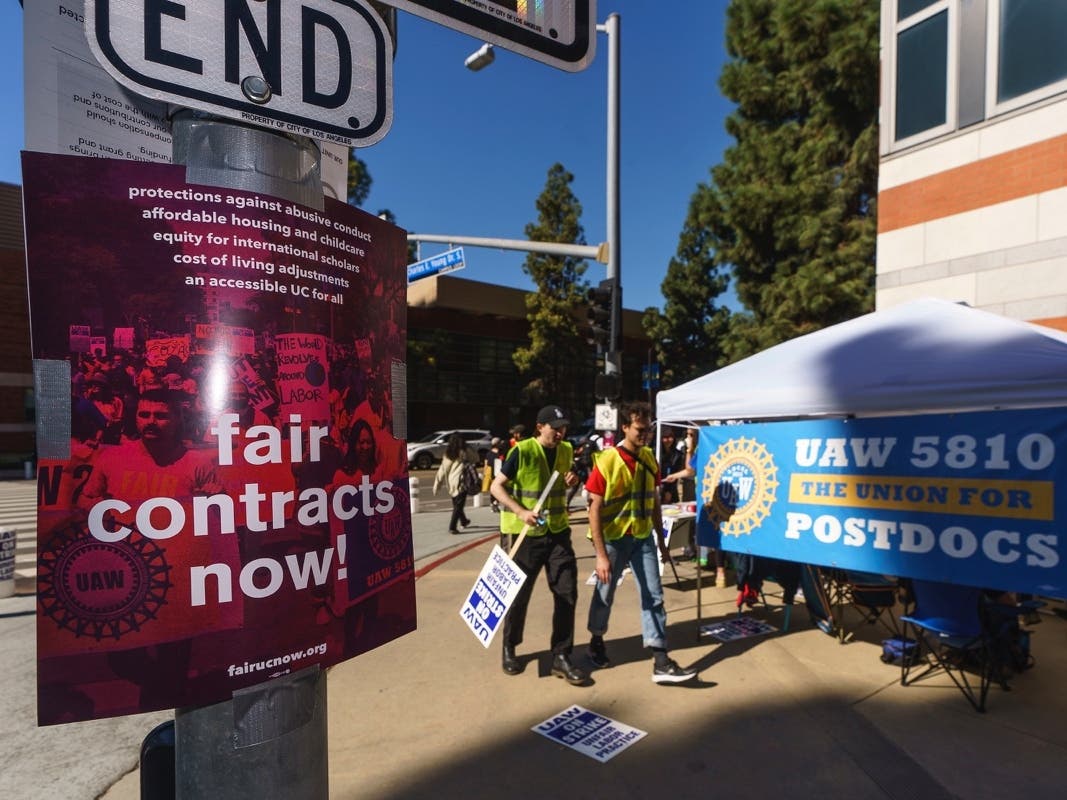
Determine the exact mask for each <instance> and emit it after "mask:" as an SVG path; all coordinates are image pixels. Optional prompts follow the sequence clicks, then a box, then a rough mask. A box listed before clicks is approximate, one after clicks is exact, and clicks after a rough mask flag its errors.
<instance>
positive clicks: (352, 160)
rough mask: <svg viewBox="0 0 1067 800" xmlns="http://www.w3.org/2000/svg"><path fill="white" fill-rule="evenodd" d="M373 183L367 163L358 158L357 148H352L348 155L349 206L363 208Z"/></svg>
mask: <svg viewBox="0 0 1067 800" xmlns="http://www.w3.org/2000/svg"><path fill="white" fill-rule="evenodd" d="M373 182H374V181H373V180H372V179H371V176H370V171H369V170H368V169H367V164H366V162H364V161H363V159H361V158H359V157H357V156H356V150H355V148H352V150H350V151H349V154H348V204H349V205H350V206H357V207H358V206H362V205H363V203H364V202H365V201H366V200H367V196H368V195H369V194H370V187H371V184H372V183H373Z"/></svg>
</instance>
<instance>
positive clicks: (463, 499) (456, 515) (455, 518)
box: [448, 492, 471, 531]
mask: <svg viewBox="0 0 1067 800" xmlns="http://www.w3.org/2000/svg"><path fill="white" fill-rule="evenodd" d="M466 503H467V493H466V492H460V493H459V494H457V495H456V496H455V497H453V498H452V519H451V521H450V522H449V523H448V529H449V530H450V531H456V530H459V523H461V522H462V523H463V524H464V525H470V524H471V521H470V520H469V519H467V515H466V513H464V511H463V506H464V505H466Z"/></svg>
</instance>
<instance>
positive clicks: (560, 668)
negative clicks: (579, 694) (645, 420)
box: [489, 406, 589, 686]
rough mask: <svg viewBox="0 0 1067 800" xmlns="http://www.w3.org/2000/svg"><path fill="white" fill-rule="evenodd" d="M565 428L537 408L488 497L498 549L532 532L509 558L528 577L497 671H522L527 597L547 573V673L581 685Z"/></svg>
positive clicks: (551, 411) (550, 409)
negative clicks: (532, 425) (495, 515)
mask: <svg viewBox="0 0 1067 800" xmlns="http://www.w3.org/2000/svg"><path fill="white" fill-rule="evenodd" d="M569 424H570V423H569V421H568V419H567V415H566V414H565V413H564V412H563V409H561V408H560V407H559V406H545V407H544V408H542V409H541V410H540V411H539V412H538V414H537V435H536V436H535V437H533V438H529V439H522V440H520V441H519V443H518V444H516V445H515V446H514V447H513V448H511V451H510V452H509V453H508V455H507V458H506V459H504V465H503V466H502V467H501V470H500V474H499V475H497V476H496V477H495V478H494V479H493V484H492V486H491V487H490V489H489V492H490V494H492V496H493V497H494V498H496V500H497V502H499V503H500V506H501V510H500V531H501V533H502V534H503V536H502V542H501V544H502V546H504V548H505V549H510V548H509V547H508V543H507V539H508V538H509V537H511V536H513V535H515V534H518V533H521V532H522V529H523V528H524V527H526V526H529V531H528V532H527V534H526V537H525V538H524V539H523V540H522V543H521V544H520V545H519V549H518V550H517V551H516V552H515V555H514V556H513V559H514V560H515V563H516V564H518V565H519V567H520V568H521V569H522V571H523V572H525V573H526V575H527V578H526V582H525V583H523V585H522V588H520V589H519V593H518V594H517V595H516V596H515V600H514V602H512V604H511V609H510V610H509V611H508V615H507V617H505V618H504V632H503V641H504V655H503V660H502V663H501V666H502V668H503V670H504V672H505V673H506V674H508V675H518V674H519V673H520V672H522V670H523V668H524V666H525V664H524V663H523V662H522V661H520V660H519V659H518V657H517V656H516V655H515V648H516V647H518V646H519V645H520V644H522V635H523V630H524V628H525V627H526V609H527V607H528V606H529V603H530V594H531V593H532V592H533V585H534V581H536V579H537V574H538V573H539V572H540V571H541V568H542V567H544V569H545V577H546V578H547V579H548V588H549V589H550V590H551V592H552V599H553V611H552V640H551V645H552V655H553V658H552V674H553V675H555V676H556V677H558V678H563V679H564V680H565V681H567V682H568V683H570V684H572V685H575V686H580V685H581V684H583V683H585V682H586V680H587V679H588V677H589V676H588V675H587V674H586V673H585V672H584V671H583V670H581V669H579V668H578V667H576V666H575V665H574V664H572V663H571V651H572V650H573V648H574V611H575V605H576V604H577V602H578V564H577V561H576V560H575V557H574V547H573V546H572V545H571V528H570V520H569V519H568V517H567V501H566V493H567V487H568V486H573V485H574V484H575V483H577V482H578V476H577V475H576V474H575V473H574V470H573V464H574V449H573V447H572V446H571V444H570V442H567V441H564V439H563V437H564V435H565V434H566V433H567V425H569ZM553 471H555V472H558V473H559V476H560V477H559V478H557V479H556V482H555V483H554V484H553V485H552V490H551V491H550V492H549V494H548V497H547V498H546V499H545V502H544V505H543V506H542V508H541V514H540V516H538V514H535V513H534V511H533V509H534V507H535V506H536V505H537V500H538V498H539V497H540V496H541V492H542V491H544V488H545V486H547V485H548V481H549V477H550V476H551V474H552V472H553Z"/></svg>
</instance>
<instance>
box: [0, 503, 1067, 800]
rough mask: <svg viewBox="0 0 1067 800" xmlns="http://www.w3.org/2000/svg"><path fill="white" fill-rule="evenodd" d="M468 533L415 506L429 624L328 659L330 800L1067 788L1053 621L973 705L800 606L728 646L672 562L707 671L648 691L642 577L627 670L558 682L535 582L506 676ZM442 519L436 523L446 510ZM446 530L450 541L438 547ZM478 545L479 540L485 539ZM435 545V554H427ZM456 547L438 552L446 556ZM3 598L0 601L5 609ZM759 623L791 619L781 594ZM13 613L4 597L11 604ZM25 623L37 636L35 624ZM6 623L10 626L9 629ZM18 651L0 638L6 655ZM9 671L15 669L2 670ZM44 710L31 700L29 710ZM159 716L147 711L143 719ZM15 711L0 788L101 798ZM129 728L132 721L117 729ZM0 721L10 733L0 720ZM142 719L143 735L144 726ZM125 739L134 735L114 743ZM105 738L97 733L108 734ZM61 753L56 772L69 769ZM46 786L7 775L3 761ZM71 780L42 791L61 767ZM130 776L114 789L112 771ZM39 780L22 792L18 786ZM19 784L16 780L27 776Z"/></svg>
mask: <svg viewBox="0 0 1067 800" xmlns="http://www.w3.org/2000/svg"><path fill="white" fill-rule="evenodd" d="M472 515H473V516H472V519H473V520H474V521H475V524H476V526H479V527H478V528H477V529H475V528H474V527H473V526H472V528H471V529H468V530H469V531H470V532H469V533H465V534H462V535H461V536H458V537H457V536H449V535H448V534H447V533H443V532H442V531H443V529H444V528H445V526H446V524H447V518H446V515H434V514H420V515H417V516H416V517H415V526H414V527H415V542H416V553H417V554H420V551H421V554H420V555H419V560H418V562H417V565H416V566H417V570H418V572H419V574H420V577H419V578H418V581H417V583H416V588H417V595H418V603H419V628H418V630H417V631H416V632H414V633H412V634H409V635H407V636H405V637H402V638H401V639H398V640H396V641H394V642H391V643H389V644H388V645H385V646H384V647H381V648H379V649H378V650H376V651H373V652H370V653H367V654H365V655H363V656H360V657H359V658H356V659H353V660H351V661H348V662H346V663H344V664H340V665H338V666H336V667H334V668H332V669H331V670H330V673H329V678H328V693H329V717H330V718H329V749H330V752H329V760H330V788H331V792H330V796H331V797H332V798H335V800H371V799H374V800H398V799H400V798H404V799H405V800H406V799H407V798H413V799H418V798H427V799H429V798H434V799H435V800H439V799H440V798H460V797H467V796H472V797H487V796H490V797H508V798H511V799H512V800H526V799H527V798H530V800H532V799H533V798H538V800H542V798H545V797H552V796H566V797H574V798H608V797H611V798H620V797H649V796H665V797H673V798H690V797H698V796H703V795H708V794H711V793H714V794H715V795H716V796H718V797H730V796H733V797H759V796H764V795H767V794H770V795H771V796H780V795H784V796H786V797H789V798H792V800H806V799H807V798H837V797H849V798H852V800H863V799H864V798H872V799H874V798H921V799H922V800H925V799H926V798H931V799H935V798H951V797H958V798H966V799H967V800H972V798H973V799H974V800H984V799H985V798H989V799H990V800H993V798H997V800H999V799H1000V798H1003V797H1006V796H1020V797H1026V798H1027V800H1044V799H1045V798H1048V799H1049V800H1051V799H1052V798H1059V797H1061V796H1062V794H1063V787H1064V786H1065V785H1067V758H1065V756H1067V728H1065V726H1064V725H1063V719H1064V717H1065V712H1067V693H1065V692H1064V691H1063V689H1062V686H1061V676H1062V675H1064V674H1067V672H1065V670H1067V647H1065V636H1064V634H1065V633H1067V621H1064V620H1063V619H1061V618H1060V617H1058V616H1056V615H1054V614H1044V615H1043V622H1042V624H1040V625H1038V626H1036V627H1035V628H1034V631H1035V633H1034V645H1033V650H1034V654H1035V656H1036V659H1037V666H1036V667H1035V668H1034V669H1032V670H1030V671H1028V672H1026V673H1024V674H1023V675H1020V676H1018V677H1017V678H1015V679H1014V681H1013V683H1012V686H1013V688H1012V691H1011V692H1007V693H1006V692H1003V691H1002V690H1000V689H999V688H997V687H994V688H993V689H992V690H991V693H990V697H989V701H988V711H987V713H986V714H981V715H980V714H977V713H975V712H974V711H972V710H971V708H970V706H969V705H968V704H967V703H966V701H965V700H964V699H963V697H962V695H961V694H960V693H959V692H958V691H957V690H956V689H955V688H954V687H952V685H951V684H950V683H948V681H947V679H942V678H937V679H934V680H929V681H926V682H924V683H923V684H920V685H918V686H910V687H901V686H900V685H899V669H898V668H895V667H891V666H888V665H885V664H883V663H882V662H881V661H880V660H879V654H880V647H879V645H878V644H877V641H878V640H879V639H880V638H881V635H880V634H879V633H878V631H877V630H876V629H874V628H871V629H870V630H869V631H867V630H865V631H864V633H863V638H862V639H861V640H860V641H854V642H852V643H850V644H847V645H841V644H838V642H837V640H836V639H834V638H831V637H829V636H826V635H825V634H823V633H821V632H820V631H818V630H817V629H815V628H813V627H812V626H811V625H810V624H809V622H808V619H807V613H806V611H805V610H804V609H803V608H802V607H798V608H796V609H795V610H794V613H793V615H792V619H791V625H790V628H789V630H788V631H781V630H779V631H778V632H777V633H772V634H769V635H764V636H758V637H753V638H749V639H743V640H740V641H734V642H730V643H726V644H719V643H717V642H715V641H714V640H709V639H699V638H698V636H697V620H696V592H695V570H694V569H693V567H692V565H690V564H680V565H679V572H680V576H681V578H682V582H681V584H680V585H679V584H675V583H674V580H673V576H672V575H670V573H669V572H668V576H667V577H666V578H665V588H666V605H667V609H668V623H669V635H670V638H671V645H672V655H673V657H674V658H675V659H676V660H678V661H679V662H680V663H681V664H683V665H695V666H697V667H698V668H699V669H700V675H699V677H698V679H696V680H694V681H692V682H690V683H687V684H682V685H677V686H657V685H655V684H653V683H652V682H651V660H650V658H649V657H648V654H647V653H646V652H645V651H644V650H643V649H642V647H641V639H640V624H639V614H638V602H637V599H636V592H635V591H634V589H633V588H632V587H633V579H632V577H627V578H626V580H625V582H624V584H623V585H622V586H621V587H619V591H618V594H617V596H616V604H615V609H614V611H613V616H612V624H611V630H610V631H609V633H608V635H607V637H606V639H607V643H608V650H609V653H610V655H611V658H612V660H613V662H614V663H615V666H614V667H612V668H611V669H607V670H601V671H597V672H594V673H593V680H592V681H591V682H590V684H589V685H588V686H584V687H574V686H570V685H568V684H566V683H565V682H564V681H561V680H559V679H557V678H554V677H552V676H551V675H550V673H549V664H550V656H549V653H548V638H549V628H550V616H551V599H550V595H549V592H548V590H547V588H546V587H545V586H544V578H539V579H538V584H539V585H538V586H537V587H536V589H535V590H534V593H533V600H532V602H531V606H530V616H529V620H528V624H527V632H526V642H525V643H524V645H523V646H522V647H520V648H519V655H520V657H523V658H526V659H529V661H528V663H527V666H526V670H525V671H524V672H523V674H521V675H518V676H507V675H505V674H503V673H502V672H501V670H500V646H499V643H498V642H494V644H493V646H491V647H490V648H489V649H488V650H486V649H485V648H483V647H482V646H481V644H480V643H478V642H477V641H476V639H475V638H474V636H473V635H472V634H471V633H470V631H469V630H468V629H467V627H466V626H465V625H464V623H463V621H462V620H461V619H460V617H459V606H460V603H461V602H462V599H463V597H464V596H465V593H466V592H467V591H468V590H469V589H470V587H471V586H472V584H473V582H474V579H475V576H476V575H477V573H478V571H479V570H480V569H481V567H482V565H483V564H484V563H485V560H486V558H487V556H488V553H489V551H490V549H491V546H492V541H485V539H486V538H487V537H486V534H490V533H491V531H492V524H493V523H494V522H495V515H492V513H491V512H490V511H488V509H475V510H474V511H473V512H472ZM435 517H441V518H439V519H438V518H435ZM584 531H585V526H584V525H580V524H578V525H576V526H575V542H576V550H577V552H578V553H579V556H580V559H579V579H580V580H579V587H580V589H579V600H578V621H577V626H576V627H577V630H578V633H577V646H576V650H575V654H576V660H577V661H578V662H579V663H583V664H584V657H583V656H582V653H583V652H584V644H585V642H586V641H587V636H586V634H585V632H584V627H585V626H584V621H585V614H586V612H587V609H588V603H589V597H590V594H591V591H592V589H591V587H589V586H587V585H586V584H585V581H584V579H585V578H586V577H587V576H588V575H589V574H590V573H591V572H592V569H593V558H592V554H591V548H589V547H587V546H586V545H585V544H584V543H583V541H582V538H581V536H582V534H584ZM443 537H447V538H446V539H445V541H446V542H447V544H446V545H445V547H449V546H451V545H453V543H455V544H456V545H459V546H453V547H452V549H451V550H450V551H448V552H446V551H443V550H440V549H437V550H434V548H435V547H437V545H436V544H431V542H436V541H439V540H440V539H441V538H443ZM480 540H482V541H481V543H480V544H476V545H475V546H473V547H468V545H470V544H471V543H474V542H479V541H480ZM429 551H432V552H429ZM448 554H454V557H452V558H449V559H447V560H443V561H442V559H443V558H444V557H445V556H446V555H448ZM734 594H735V593H734V592H733V591H732V590H730V589H716V588H715V587H714V585H713V584H712V583H711V582H710V580H709V579H708V578H707V577H705V583H704V585H703V587H702V598H703V618H704V621H705V622H707V621H710V620H717V619H723V618H727V617H730V616H732V615H733V613H734V606H733V598H734ZM0 602H5V601H0ZM770 602H771V606H770V607H767V608H763V607H760V608H757V609H756V610H755V611H754V612H752V613H753V615H754V616H756V617H758V618H761V619H764V620H766V621H768V622H770V623H771V624H772V625H775V626H777V627H779V628H781V627H782V621H783V614H782V610H781V608H779V607H775V606H774V605H773V603H774V600H773V598H770ZM3 613H4V607H3V606H2V605H0V614H3ZM27 619H29V620H31V622H30V623H29V624H30V625H31V627H32V617H30V618H27ZM7 623H8V620H6V619H0V635H4V636H6V635H7V633H8V625H7ZM5 652H6V648H5ZM18 673H19V674H17V675H13V677H14V678H15V686H13V687H12V688H13V689H14V691H15V693H23V694H30V693H32V665H31V666H30V667H28V668H27V667H26V666H21V668H20V669H19V671H18ZM9 674H12V673H9ZM573 704H578V705H581V706H583V707H585V708H587V709H590V710H593V711H596V712H598V713H600V714H603V715H605V716H608V717H611V718H612V719H614V720H617V721H619V722H621V723H625V724H627V725H631V726H634V727H636V728H639V729H641V730H643V731H646V732H647V736H646V737H645V738H643V739H641V740H640V741H638V742H636V743H634V744H633V745H632V746H631V747H630V748H629V749H627V750H625V751H623V752H622V753H620V754H619V755H617V756H616V757H615V758H614V759H612V760H611V761H609V762H607V763H605V764H601V763H598V762H596V761H594V760H593V759H590V758H587V757H585V756H583V755H580V754H578V753H576V752H574V751H572V750H569V749H567V748H565V747H563V746H561V745H557V744H555V743H553V742H551V741H550V740H548V739H546V738H544V737H542V736H540V735H538V734H536V733H534V732H532V731H531V730H530V729H531V727H533V726H535V725H537V724H538V723H540V722H542V721H544V720H546V719H548V718H550V717H552V716H554V715H555V714H557V713H558V712H560V711H563V710H564V709H566V708H569V707H570V706H571V705H573ZM30 705H31V707H32V701H31V703H30ZM148 716H152V717H153V718H152V719H149V718H147V717H148ZM154 721H155V717H154V716H153V715H146V716H142V717H133V718H129V719H128V720H127V721H126V722H122V721H102V724H105V725H112V726H116V727H115V733H114V734H113V735H112V734H109V739H110V741H109V742H107V743H103V742H98V743H97V745H98V746H99V745H102V744H107V745H109V746H110V749H114V750H123V751H124V755H125V761H124V762H123V764H121V765H120V764H118V763H117V762H116V763H115V765H114V766H113V768H112V769H113V776H114V780H116V781H118V782H117V783H116V784H115V785H114V786H112V787H111V789H110V790H108V791H107V792H106V793H105V794H104V795H103V798H104V800H134V799H135V798H137V797H138V780H139V778H138V774H137V772H136V771H134V772H132V773H130V774H128V775H126V776H125V777H121V776H122V774H123V772H124V771H125V770H127V769H129V768H130V767H132V766H133V764H134V763H135V761H136V757H137V746H138V744H139V740H140V736H143V734H144V733H146V732H147V731H148V730H149V729H150V728H151V727H152V725H153V724H154ZM27 724H29V725H32V718H31V719H30V720H29V722H28V723H27V720H25V719H20V720H18V721H17V723H16V728H15V731H14V735H13V736H8V735H6V734H5V741H7V740H10V739H14V740H16V741H20V740H23V739H31V738H32V739H33V741H32V742H31V744H30V746H25V745H24V746H22V752H23V753H25V754H26V757H27V758H30V757H37V758H38V761H37V763H36V765H33V766H31V767H29V768H27V767H26V766H25V765H24V764H22V763H21V759H11V758H10V757H4V756H3V755H2V754H0V775H2V776H3V777H2V778H0V796H2V797H4V798H7V797H11V798H20V800H21V798H24V797H25V798H34V797H69V798H75V800H80V798H93V797H95V795H93V794H90V793H87V790H86V791H82V790H80V789H79V791H74V788H75V787H74V784H75V780H76V778H78V777H79V776H80V774H81V773H82V772H83V771H84V769H85V765H86V762H95V761H96V760H97V755H96V752H95V751H90V752H87V751H85V750H82V749H80V748H81V747H82V745H81V743H78V744H72V742H71V740H70V738H69V737H70V736H71V735H72V734H73V733H75V732H77V731H78V730H79V729H80V728H82V727H83V726H88V725H97V724H98V723H81V724H78V725H70V726H60V727H58V728H52V729H43V733H41V732H37V733H39V734H40V736H39V737H37V738H34V737H33V734H34V730H33V729H32V728H31V729H30V730H28V731H27V730H26V726H27ZM120 726H125V727H126V728H127V729H124V730H123V731H121V732H120V731H119V727H120ZM7 728H8V725H7V724H5V729H7ZM137 729H139V731H138V730H137ZM120 737H125V738H124V739H121V738H120ZM98 738H103V737H100V736H98ZM57 761H58V763H57ZM13 768H14V769H17V770H18V771H19V772H20V773H21V772H27V774H28V775H29V777H30V778H31V779H32V778H34V777H35V778H36V783H32V782H31V783H25V782H24V783H22V784H20V787H21V790H20V791H12V790H9V789H8V788H7V787H6V786H5V782H6V781H7V780H8V777H7V776H8V773H9V770H11V769H13ZM53 776H54V778H55V779H56V780H57V781H58V782H57V783H55V784H50V785H55V786H62V789H53V790H52V791H44V790H43V789H42V785H43V784H44V783H45V781H46V780H51V779H52V777H53ZM120 777H121V780H119V778H120ZM26 787H30V788H26ZM16 788H18V787H16Z"/></svg>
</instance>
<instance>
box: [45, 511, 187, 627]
mask: <svg viewBox="0 0 1067 800" xmlns="http://www.w3.org/2000/svg"><path fill="white" fill-rule="evenodd" d="M170 569H171V568H170V566H168V564H167V560H166V558H165V557H164V555H163V551H162V550H161V549H160V548H159V546H157V545H156V543H155V542H153V541H152V540H150V539H146V538H145V537H143V536H141V535H140V534H139V533H136V532H134V533H132V534H131V535H130V536H129V537H128V538H127V539H124V540H122V541H121V542H101V541H98V540H97V539H95V538H93V537H92V536H91V535H90V534H89V532H88V530H87V529H86V528H85V524H84V523H83V522H78V521H75V522H71V523H70V524H68V525H66V526H64V527H62V528H60V529H59V530H57V531H54V532H53V533H51V534H49V536H48V541H47V543H46V545H45V547H44V548H43V549H42V552H41V554H40V558H39V559H38V566H37V601H38V603H40V605H41V609H42V611H43V612H44V614H45V615H46V616H48V617H49V618H51V619H52V621H53V622H55V623H56V625H58V626H59V627H60V628H62V629H64V630H68V631H70V632H71V633H73V634H74V635H75V636H76V637H81V636H87V637H90V638H92V639H95V640H96V641H98V642H99V641H101V640H102V639H115V640H119V639H121V638H122V637H123V636H124V635H126V634H128V633H133V632H136V631H139V630H141V628H142V626H144V625H145V624H147V623H150V622H151V621H152V620H154V619H155V618H156V615H157V614H158V612H159V609H160V608H161V607H162V606H163V605H165V604H166V602H167V600H166V598H167V592H168V590H169V589H170V587H171V582H170V578H169V574H170Z"/></svg>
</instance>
